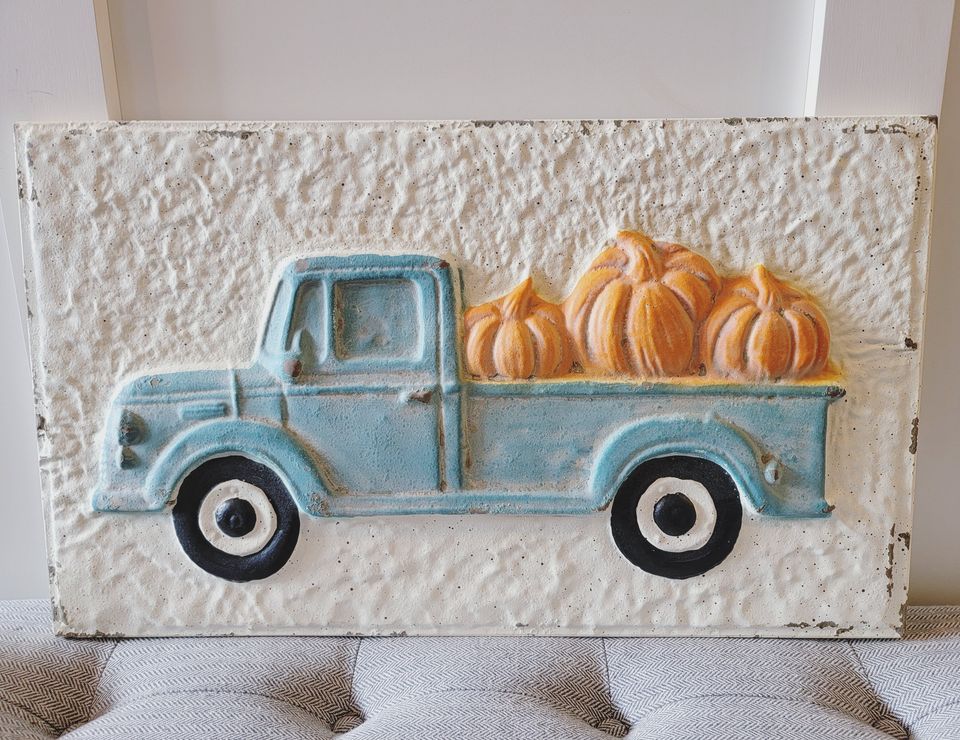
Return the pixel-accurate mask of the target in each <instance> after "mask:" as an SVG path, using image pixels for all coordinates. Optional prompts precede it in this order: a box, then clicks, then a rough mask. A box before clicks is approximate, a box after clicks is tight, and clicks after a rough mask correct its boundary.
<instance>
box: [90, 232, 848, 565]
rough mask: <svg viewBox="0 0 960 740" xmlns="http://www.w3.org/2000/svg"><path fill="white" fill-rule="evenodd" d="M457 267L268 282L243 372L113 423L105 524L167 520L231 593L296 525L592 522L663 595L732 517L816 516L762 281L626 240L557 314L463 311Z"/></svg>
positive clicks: (800, 366) (539, 304) (824, 332)
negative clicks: (465, 519)
mask: <svg viewBox="0 0 960 740" xmlns="http://www.w3.org/2000/svg"><path fill="white" fill-rule="evenodd" d="M460 293H461V289H460V280H459V277H458V273H457V271H456V269H455V267H454V266H452V265H450V264H448V263H447V262H445V261H442V260H439V259H436V258H433V257H427V256H421V255H409V256H401V257H397V256H389V257H388V256H377V255H363V256H355V257H316V258H310V259H300V260H297V261H296V262H294V263H292V264H290V265H289V266H288V267H287V268H286V269H285V270H284V271H283V273H282V276H281V278H280V280H279V283H278V285H277V287H276V291H275V293H274V295H273V296H272V298H271V305H270V309H269V313H268V318H267V321H266V326H265V328H264V330H263V333H262V339H261V341H260V344H259V353H258V355H257V357H256V359H255V361H254V362H253V364H252V365H251V366H250V367H246V368H242V369H224V370H209V369H207V370H195V371H188V372H174V373H168V374H153V375H145V376H143V377H140V378H137V379H136V380H134V381H132V382H130V383H128V384H126V385H124V386H123V387H122V388H121V389H120V390H119V392H118V393H117V395H116V396H115V398H114V401H113V403H112V406H111V409H110V412H109V418H108V421H107V427H106V435H105V449H104V452H103V456H102V460H101V472H100V482H99V485H98V487H97V489H96V491H95V493H94V495H93V506H94V509H95V510H97V511H100V512H134V511H142V512H151V511H153V512H156V511H162V510H165V509H166V508H168V507H170V506H172V514H173V520H174V525H175V530H176V534H177V537H178V539H179V542H180V544H181V546H182V547H183V550H184V551H185V552H186V554H187V555H188V556H189V557H190V558H191V559H192V560H193V562H194V563H196V564H197V565H198V566H199V567H201V568H203V569H204V570H206V571H207V572H209V573H211V574H213V575H215V576H218V577H220V578H224V579H229V580H232V581H249V580H254V579H261V578H266V577H268V576H271V575H273V574H274V573H276V572H277V571H278V570H280V568H282V567H283V565H284V563H286V562H287V560H288V558H289V557H290V555H291V554H292V553H293V551H294V549H295V547H296V545H297V540H298V537H299V533H300V513H301V512H303V513H306V514H308V515H310V516H314V517H351V516H384V517H386V516H398V515H406V514H473V513H492V514H508V515H576V514H588V513H591V512H598V511H605V510H609V512H610V514H609V515H610V527H611V532H612V540H613V543H615V545H616V547H617V548H618V549H619V551H620V552H621V553H622V555H623V556H624V557H626V558H627V559H628V560H629V561H630V562H631V563H633V564H634V565H636V566H637V567H639V568H642V569H643V570H645V571H647V572H649V573H652V574H655V575H658V576H664V577H667V578H687V577H691V576H697V575H701V574H703V573H706V572H707V571H709V570H710V569H711V568H713V567H714V566H716V565H717V564H719V563H720V562H721V561H723V560H724V558H726V557H727V555H729V553H730V552H731V551H732V550H733V548H734V545H735V543H736V542H737V537H738V534H739V532H740V527H741V520H742V518H743V516H744V513H743V509H744V505H746V506H747V507H749V509H750V510H752V511H753V512H755V513H757V514H759V515H762V516H767V517H785V518H802V517H811V518H814V517H827V516H829V515H830V512H831V509H832V507H831V506H830V505H828V503H827V502H826V501H825V499H824V452H825V451H824V446H825V442H824V440H825V432H826V424H827V411H828V408H829V406H830V404H831V403H832V402H833V401H834V400H836V399H837V398H839V397H841V396H842V395H843V390H841V389H840V388H839V387H838V386H837V384H836V382H837V378H838V374H837V372H836V369H835V368H833V367H832V366H831V365H830V363H829V357H828V354H829V331H828V327H827V322H826V320H825V318H824V315H823V313H822V311H821V309H820V308H819V307H818V306H817V305H816V303H815V302H814V300H813V299H812V298H811V297H810V296H808V295H806V294H805V293H804V292H803V291H801V290H799V289H798V288H796V287H793V286H791V285H788V284H787V283H785V282H783V281H781V280H778V279H777V278H776V277H774V276H773V275H771V274H770V273H769V272H768V271H767V270H766V269H765V268H764V267H763V266H758V267H757V268H755V270H754V271H753V272H752V273H751V274H750V275H747V276H742V277H730V278H722V277H720V275H718V273H717V272H716V271H715V269H714V267H713V266H712V265H711V264H710V263H709V262H708V261H707V260H706V259H705V258H704V257H702V256H700V255H699V254H696V253H695V252H693V251H690V250H688V249H686V248H684V247H681V246H679V245H676V244H664V243H660V242H654V241H652V240H650V239H649V238H647V237H646V236H644V235H643V234H640V233H637V232H626V231H625V232H621V233H620V234H618V235H617V237H616V238H615V239H614V240H613V242H612V243H611V244H610V245H609V246H608V247H607V248H606V249H604V250H603V251H602V252H601V253H600V254H599V256H597V258H596V259H595V260H594V262H593V263H592V264H591V265H589V267H588V268H587V269H586V271H585V272H584V274H583V275H582V277H581V278H580V281H579V282H578V283H577V285H576V287H575V288H574V290H573V292H572V294H571V295H570V296H569V297H568V298H567V299H566V300H565V301H564V302H563V303H562V304H553V303H550V302H549V301H546V300H544V299H542V298H540V297H539V296H538V295H537V294H536V293H535V292H534V289H533V285H532V282H531V281H530V280H529V279H528V280H526V281H524V282H523V283H521V284H520V285H519V286H517V288H515V289H514V290H513V291H511V292H510V293H509V294H507V295H505V296H503V297H502V298H500V299H497V300H494V301H491V302H489V303H485V304H483V305H479V306H475V307H473V308H469V309H467V310H466V311H465V312H464V311H462V308H461V297H460Z"/></svg>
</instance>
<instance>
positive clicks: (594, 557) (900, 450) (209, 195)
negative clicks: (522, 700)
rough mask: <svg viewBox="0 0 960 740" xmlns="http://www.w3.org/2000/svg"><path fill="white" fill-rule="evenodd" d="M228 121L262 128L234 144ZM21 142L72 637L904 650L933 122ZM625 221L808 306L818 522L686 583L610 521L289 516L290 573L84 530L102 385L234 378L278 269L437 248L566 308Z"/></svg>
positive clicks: (147, 518)
mask: <svg viewBox="0 0 960 740" xmlns="http://www.w3.org/2000/svg"><path fill="white" fill-rule="evenodd" d="M224 130H227V132H228V134H227V135H224V134H222V133H219V132H222V131H224ZM238 130H248V131H250V132H251V133H250V135H248V136H246V137H240V136H237V135H229V134H230V133H233V132H236V131H238ZM21 133H22V137H21V143H20V155H21V158H22V160H23V162H24V166H25V168H26V169H27V175H26V181H25V184H26V189H25V192H26V193H27V194H29V198H28V199H27V201H26V205H27V207H26V209H25V210H24V228H25V231H26V233H28V234H29V236H30V239H31V241H32V244H33V270H32V272H31V273H30V275H29V282H30V295H31V303H32V306H33V315H34V321H33V322H32V324H31V340H32V347H33V351H34V352H35V358H36V363H35V367H36V371H37V387H38V402H39V406H40V408H39V412H40V413H41V414H42V415H43V416H44V417H45V420H46V424H45V429H44V432H43V434H42V435H41V454H42V460H41V469H42V482H43V487H44V496H45V501H46V508H47V514H48V520H47V522H48V541H49V543H50V560H51V564H52V566H53V568H54V570H55V574H56V575H55V580H54V598H55V600H56V603H57V607H58V608H57V615H58V627H59V629H61V630H63V631H68V632H80V633H92V632H94V631H97V630H100V631H103V632H119V631H122V632H126V633H130V634H178V633H189V632H205V633H221V632H235V631H236V632H263V631H269V632H321V633H322V632H343V631H361V632H366V633H390V632H394V631H399V630H406V631H410V632H426V633H432V632H442V633H449V632H516V631H519V632H537V633H547V632H548V633H556V634H569V633H576V634H581V633H590V634H647V633H660V632H670V633H687V632H698V633H715V634H755V633H760V634H769V635H791V634H804V635H814V636H832V635H836V634H841V633H842V634H845V635H848V636H857V635H863V636H884V635H892V634H894V630H895V627H896V625H897V624H898V623H899V614H900V610H901V607H902V604H903V603H904V600H905V596H906V577H907V565H908V552H907V538H906V537H905V536H904V535H906V534H908V532H907V530H908V528H909V522H910V508H911V496H910V494H911V489H912V477H913V460H914V457H913V455H912V454H911V452H910V447H911V432H912V425H911V420H912V419H913V417H914V416H915V415H916V408H917V380H918V372H919V357H918V353H917V352H915V351H913V350H910V349H909V348H908V346H907V344H908V343H907V342H906V339H907V338H908V337H909V338H910V339H911V341H917V342H920V344H921V345H922V344H923V342H922V336H921V331H922V326H921V307H922V303H923V297H924V289H923V277H924V273H925V266H926V254H927V241H928V236H929V229H928V219H927V216H928V210H929V204H930V186H931V176H932V158H933V141H934V135H935V127H934V126H933V125H932V124H931V123H929V122H927V121H925V120H923V119H904V120H901V121H871V120H824V121H813V122H810V123H806V124H805V123H803V122H794V121H782V120H780V121H757V122H743V121H731V122H723V121H709V122H693V121H673V122H659V121H645V122H639V123H627V124H617V123H613V122H605V123H589V122H588V123H580V122H547V123H539V124H526V125H524V124H504V125H493V126H474V125H472V124H469V123H449V124H431V123H411V124H395V123H382V124H349V123H344V124H247V125H243V126H240V125H237V126H231V125H224V124H216V125H194V124H170V125H163V124H131V125H127V126H115V125H91V126H79V127H70V126H58V127H43V126H28V127H25V128H24V129H23V130H22V132H21ZM28 155H29V156H28ZM28 159H29V160H30V162H32V164H30V165H29V166H27V160H28ZM34 193H35V194H36V195H35V197H34V195H33V194H34ZM621 226H634V227H639V228H642V229H644V230H646V231H648V232H650V233H651V234H653V235H655V236H657V237H661V238H667V239H673V240H678V241H681V242H683V243H686V244H689V245H690V246H692V247H694V248H695V249H697V250H700V251H702V252H703V253H705V254H707V255H708V256H709V257H710V258H711V259H712V260H713V261H714V263H715V264H717V265H718V266H720V268H721V270H723V271H725V272H728V273H730V272H741V271H745V270H747V269H748V268H749V267H750V266H752V265H753V264H754V263H756V262H758V261H763V262H765V263H766V264H767V265H768V266H769V267H770V268H771V269H772V270H773V271H774V272H775V273H777V274H779V275H781V276H783V277H786V278H788V279H791V280H794V281H796V282H798V283H799V284H800V285H802V286H804V287H806V288H808V289H809V290H812V291H813V292H814V293H815V294H816V295H817V296H818V297H819V298H820V299H821V301H822V303H823V305H824V307H825V309H826V312H827V315H828V317H829V319H830V322H831V326H832V331H833V337H834V357H835V359H837V360H838V361H839V362H840V363H841V364H842V366H843V369H844V373H845V376H846V380H845V385H846V387H847V389H848V395H847V397H846V398H845V399H844V400H843V401H841V402H840V403H838V404H835V405H834V406H833V407H832V409H831V426H830V435H829V455H828V466H829V467H828V475H827V495H828V499H829V501H831V502H832V503H834V504H835V505H836V510H835V511H834V514H833V516H832V517H831V518H829V519H826V520H817V521H813V520H803V521H775V520H771V519H765V518H763V517H756V516H749V517H748V518H747V519H746V520H745V522H744V528H743V531H742V533H741V536H740V539H739V541H738V544H737V547H736V549H735V550H734V552H733V554H732V555H731V556H730V558H728V560H727V561H725V562H724V563H723V564H722V565H721V566H719V567H718V568H716V569H714V570H713V571H710V572H709V573H708V574H707V575H706V576H704V577H700V578H695V579H690V580H688V581H683V582H681V583H677V582H674V581H670V580H667V579H662V578H656V577H653V576H650V575H647V574H645V573H643V572H642V571H639V570H637V569H635V568H634V567H633V566H631V565H629V564H628V563H627V562H626V561H625V560H624V559H623V558H621V557H620V556H619V554H618V553H617V552H616V550H615V549H614V546H613V544H612V542H611V538H610V535H609V526H608V521H607V515H606V514H605V513H601V514H596V515H592V516H582V517H567V518H549V517H543V518H541V517H492V516H479V515H475V516H463V517H426V516H416V517H412V516H411V517H394V518H373V519H352V520H336V521H329V520H323V521H319V520H311V519H308V518H305V519H304V521H303V531H302V533H301V541H300V544H299V546H298V548H297V551H296V552H295V553H294V555H293V558H292V559H291V561H290V563H289V564H288V565H287V567H286V568H285V569H284V570H283V571H281V573H280V574H278V576H277V578H276V579H273V580H267V581H263V582H257V583H252V584H242V585H241V584H232V583H225V582H222V581H218V580H216V579H214V578H213V577H212V576H209V575H207V574H206V573H204V572H202V571H200V570H199V569H197V568H196V567H195V566H193V565H192V564H191V563H190V561H189V560H188V559H187V558H186V556H185V555H184V554H183V553H182V552H181V551H180V548H179V545H178V543H177V541H176V538H175V535H174V533H173V526H172V522H171V521H170V517H169V515H167V514H156V515H132V516H130V515H94V514H92V513H91V511H90V509H89V504H88V497H89V493H90V490H91V487H92V486H93V483H94V480H95V476H96V472H97V464H98V458H99V446H100V443H101V441H102V433H101V427H102V424H103V416H104V413H105V409H106V404H107V401H108V398H109V394H110V392H111V390H112V389H113V387H114V386H115V384H116V383H117V382H119V381H120V380H121V379H122V378H124V377H126V376H129V375H130V374H133V373H138V372H141V371H143V370H145V369H148V368H157V369H162V368H163V367H182V366H186V365H196V364H201V363H202V364H207V365H220V366H224V365H237V364H243V363H245V362H247V361H248V360H249V358H250V357H251V355H252V353H253V348H254V341H255V335H256V330H257V327H256V321H257V320H259V318H260V316H261V315H262V310H263V301H264V299H265V295H266V291H267V287H268V283H269V280H270V277H271V275H272V274H273V270H274V267H275V266H276V264H277V263H278V262H282V261H284V260H286V259H288V258H290V257H291V256H294V255H303V254H310V253H326V254H336V253H354V252H359V251H380V252H385V253H401V252H411V251H415V252H423V253H430V254H436V255H442V256H445V257H448V258H451V259H454V260H456V262H457V263H458V264H459V265H461V266H462V268H463V272H464V278H465V287H466V296H467V299H468V301H469V302H477V301H479V300H481V299H484V298H488V297H491V296H493V295H496V294H499V293H501V292H503V291H505V290H506V289H507V288H508V287H510V286H512V285H514V284H515V283H516V282H517V281H518V280H519V279H520V278H521V277H522V276H524V275H526V274H527V273H528V272H530V273H532V274H533V276H534V279H535V281H536V283H537V285H538V288H539V289H540V290H541V291H542V292H543V293H545V294H546V296H547V297H548V298H554V299H556V298H559V297H560V296H563V295H564V294H566V293H567V292H568V291H569V289H570V288H571V287H572V284H573V281H574V280H575V279H576V277H577V275H578V274H579V271H580V269H581V268H582V266H583V265H585V264H587V262H588V261H589V260H590V259H591V258H592V256H593V255H594V254H595V253H596V250H597V249H598V248H599V246H600V245H601V243H602V242H603V241H604V240H605V239H606V238H607V237H608V236H609V235H610V234H611V232H612V231H613V230H615V229H617V228H618V227H621ZM888 569H889V574H888Z"/></svg>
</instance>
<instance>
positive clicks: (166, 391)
mask: <svg viewBox="0 0 960 740" xmlns="http://www.w3.org/2000/svg"><path fill="white" fill-rule="evenodd" d="M232 372H233V371H232V370H184V371H178V372H172V373H151V374H150V375H143V376H141V377H139V378H135V379H133V380H132V381H130V382H129V383H127V384H126V385H125V386H124V387H123V390H122V391H121V392H120V397H121V399H122V400H124V401H147V402H149V401H159V400H171V401H173V400H178V399H183V398H203V397H206V396H210V395H211V394H221V395H222V393H223V392H224V391H226V390H228V389H229V388H230V385H231V374H232Z"/></svg>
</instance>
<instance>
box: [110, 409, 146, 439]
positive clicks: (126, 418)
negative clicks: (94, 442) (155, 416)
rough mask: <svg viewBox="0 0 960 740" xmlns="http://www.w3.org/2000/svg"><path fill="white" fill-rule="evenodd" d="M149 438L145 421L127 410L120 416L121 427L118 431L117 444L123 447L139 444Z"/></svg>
mask: <svg viewBox="0 0 960 740" xmlns="http://www.w3.org/2000/svg"><path fill="white" fill-rule="evenodd" d="M146 438H147V425H146V424H144V422H143V419H142V418H141V417H140V416H138V415H137V414H135V413H133V412H132V411H127V410H126V409H124V410H123V412H122V413H121V414H120V427H119V429H118V430H117V442H119V443H120V445H121V446H123V447H128V446H130V445H135V444H139V443H140V442H143V440H144V439H146Z"/></svg>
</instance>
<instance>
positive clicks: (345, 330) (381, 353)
mask: <svg viewBox="0 0 960 740" xmlns="http://www.w3.org/2000/svg"><path fill="white" fill-rule="evenodd" d="M333 290H334V307H335V308H334V310H335V312H336V314H335V315H336V321H335V322H334V326H335V329H334V334H335V336H334V351H335V352H336V354H337V357H338V358H339V359H341V360H361V359H373V360H383V359H391V360H393V359H396V360H411V361H415V360H419V359H421V358H422V356H423V336H422V330H421V323H422V322H421V318H420V290H419V288H418V287H417V285H416V284H415V283H414V282H413V281H411V280H406V279H402V278H390V279H381V280H341V281H340V282H338V283H336V284H335V285H334V288H333Z"/></svg>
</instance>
